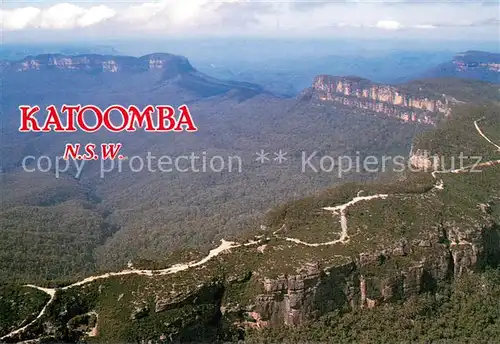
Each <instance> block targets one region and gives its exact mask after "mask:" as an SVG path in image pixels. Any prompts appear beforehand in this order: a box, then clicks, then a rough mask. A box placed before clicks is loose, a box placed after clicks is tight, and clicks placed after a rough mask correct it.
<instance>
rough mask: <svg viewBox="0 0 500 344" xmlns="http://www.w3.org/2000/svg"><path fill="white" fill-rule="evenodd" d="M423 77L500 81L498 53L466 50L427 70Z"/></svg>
mask: <svg viewBox="0 0 500 344" xmlns="http://www.w3.org/2000/svg"><path fill="white" fill-rule="evenodd" d="M422 76H423V77H432V78H441V77H456V78H463V79H474V80H481V81H487V82H492V83H497V84H498V83H500V54H499V53H490V52H485V51H466V52H463V53H459V54H457V55H456V56H455V57H454V58H453V59H452V60H451V61H449V62H445V63H442V64H440V65H438V66H437V67H435V68H432V69H431V70H429V71H427V72H426V73H424V74H423V75H422Z"/></svg>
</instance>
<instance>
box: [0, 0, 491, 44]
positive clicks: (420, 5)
mask: <svg viewBox="0 0 500 344" xmlns="http://www.w3.org/2000/svg"><path fill="white" fill-rule="evenodd" d="M499 4H500V2H499V0H487V1H474V0H472V1H471V0H469V1H463V0H462V1H458V0H454V1H451V0H441V1H427V0H420V1H418V0H413V1H408V0H392V1H387V0H386V1H380V0H371V1H361V0H336V1H314V0H312V1H304V0H303V1H298V0H288V1H273V0H268V1H262V0H225V1H208V0H158V1H150V2H144V1H136V0H128V1H113V0H111V1H106V0H87V1H71V0H68V1H65V2H60V1H54V0H24V1H22V0H21V1H20V0H3V4H2V10H1V12H0V17H1V24H2V37H3V39H4V41H23V40H26V41H30V40H31V41H33V40H40V39H41V37H43V39H45V40H57V39H64V38H72V39H79V38H127V37H135V38H137V37H166V36H168V37H189V36H194V37H197V36H205V37H206V36H213V37H220V36H224V37H225V36H252V37H306V38H307V37H329V38H335V37H360V38H365V39H366V38H387V37H400V38H402V37H404V38H410V39H411V38H419V39H455V40H460V39H465V40H499V39H500V37H499V36H500V32H499V30H500V21H499V18H500V8H499Z"/></svg>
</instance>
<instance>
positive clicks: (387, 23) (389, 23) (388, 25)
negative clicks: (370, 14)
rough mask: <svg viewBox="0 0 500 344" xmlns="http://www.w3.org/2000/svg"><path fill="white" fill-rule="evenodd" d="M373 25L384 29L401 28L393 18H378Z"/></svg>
mask: <svg viewBox="0 0 500 344" xmlns="http://www.w3.org/2000/svg"><path fill="white" fill-rule="evenodd" d="M375 27H377V28H379V29H384V30H399V29H402V28H403V25H402V24H401V23H400V22H397V21H395V20H379V21H378V22H377V24H375Z"/></svg>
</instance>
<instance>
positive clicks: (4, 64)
mask: <svg viewBox="0 0 500 344" xmlns="http://www.w3.org/2000/svg"><path fill="white" fill-rule="evenodd" d="M0 72H1V73H2V74H3V75H5V76H6V78H8V79H10V80H12V79H14V78H18V77H19V74H20V73H22V74H27V73H30V72H39V74H38V75H29V76H28V77H29V78H30V79H32V80H45V79H47V80H48V79H56V78H60V76H56V75H51V74H54V73H52V72H67V73H65V74H67V75H65V76H64V77H65V78H70V79H73V80H74V79H75V76H76V74H72V73H78V78H79V79H80V80H79V82H80V83H84V82H85V83H87V84H89V83H95V78H94V77H93V76H95V75H117V77H116V78H107V82H111V83H112V84H113V85H116V86H117V87H122V86H123V85H124V84H126V83H128V82H132V83H133V84H134V85H135V86H137V87H138V88H141V85H143V86H145V87H151V85H156V86H155V87H156V89H157V88H158V87H161V85H164V86H166V85H168V87H170V88H171V87H174V88H175V90H169V93H172V92H173V91H181V90H182V92H184V91H188V93H192V94H193V95H194V98H198V97H209V96H214V95H219V94H225V93H227V92H229V91H234V92H236V93H237V94H238V96H242V95H243V96H244V97H249V96H254V95H256V94H260V93H262V92H263V88H262V87H261V86H259V85H256V84H251V83H246V82H234V81H226V80H218V79H215V78H212V77H210V76H208V75H205V74H203V73H201V72H199V71H197V70H196V69H195V68H194V67H193V66H192V65H191V63H190V62H189V60H188V59H187V58H186V57H184V56H179V55H174V54H169V53H152V54H148V55H144V56H141V57H134V56H117V55H99V54H84V55H76V56H68V55H62V54H42V55H37V56H28V57H26V58H24V59H22V60H18V61H9V60H3V61H0ZM88 76H91V78H89V77H88ZM33 78H34V79H33ZM138 78H140V80H137V79H138ZM87 79H88V80H87ZM132 79H133V80H132ZM181 98H182V97H181ZM191 98H193V97H190V98H189V99H191Z"/></svg>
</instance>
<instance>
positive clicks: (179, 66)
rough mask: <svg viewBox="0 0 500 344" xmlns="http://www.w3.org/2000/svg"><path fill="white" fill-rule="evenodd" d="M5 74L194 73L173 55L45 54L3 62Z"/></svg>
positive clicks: (191, 68)
mask: <svg viewBox="0 0 500 344" xmlns="http://www.w3.org/2000/svg"><path fill="white" fill-rule="evenodd" d="M1 67H2V70H3V71H8V72H26V71H31V70H66V71H93V72H109V73H117V72H127V71H129V72H133V71H147V70H168V71H171V72H172V71H175V72H177V73H188V72H192V71H194V68H193V67H192V66H191V64H190V63H189V61H188V60H187V59H186V58H185V57H182V56H177V55H172V54H165V53H162V54H150V55H145V56H142V57H138V58H136V57H132V56H111V55H109V56H108V55H93V54H89V55H78V56H65V55H60V54H45V55H38V56H29V57H26V58H25V59H23V60H20V61H15V62H12V61H2V62H1Z"/></svg>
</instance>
